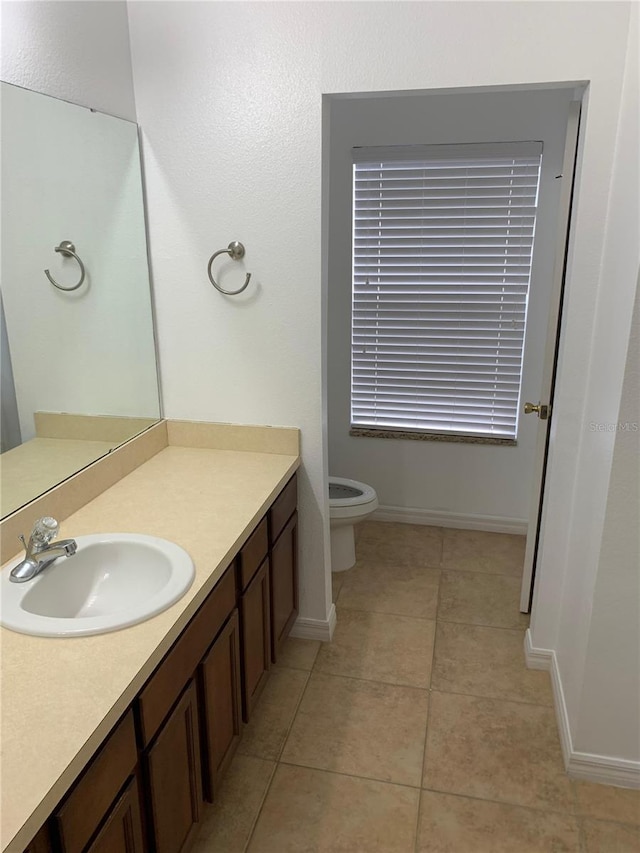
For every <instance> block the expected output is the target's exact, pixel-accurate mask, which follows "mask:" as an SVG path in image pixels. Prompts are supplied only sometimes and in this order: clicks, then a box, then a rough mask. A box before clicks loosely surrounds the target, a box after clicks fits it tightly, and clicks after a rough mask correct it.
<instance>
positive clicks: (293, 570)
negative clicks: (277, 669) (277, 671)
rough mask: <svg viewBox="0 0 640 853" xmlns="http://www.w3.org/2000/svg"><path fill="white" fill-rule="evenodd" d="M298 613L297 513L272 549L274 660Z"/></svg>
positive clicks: (272, 633) (272, 644) (272, 650)
mask: <svg viewBox="0 0 640 853" xmlns="http://www.w3.org/2000/svg"><path fill="white" fill-rule="evenodd" d="M297 615H298V513H297V512H294V514H293V516H292V517H291V518H290V519H289V521H288V522H287V524H286V526H285V528H284V530H283V531H282V533H281V534H280V536H279V537H278V539H277V541H276V543H275V544H274V546H273V549H272V551H271V657H272V660H273V662H274V663H275V662H276V660H277V658H278V652H279V651H280V648H281V647H282V644H283V643H284V641H285V640H286V639H287V636H288V634H289V631H290V630H291V627H292V625H293V623H294V622H295V621H296V616H297Z"/></svg>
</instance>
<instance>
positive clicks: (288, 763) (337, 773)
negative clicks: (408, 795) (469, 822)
mask: <svg viewBox="0 0 640 853" xmlns="http://www.w3.org/2000/svg"><path fill="white" fill-rule="evenodd" d="M279 763H280V764H282V765H284V766H285V767H303V768H304V769H305V770H314V771H315V772H316V773H330V774H331V775H333V776H346V777H347V778H348V779H363V780H365V781H367V782H379V783H380V784H381V785H394V786H395V787H396V788H407V789H408V790H409V791H417V792H418V794H420V792H421V790H422V789H421V788H420V785H409V784H408V783H407V782H393V781H392V780H391V779H380V777H379V776H358V775H357V774H355V773H346V772H345V771H344V770H329V769H327V768H326V767H317V766H316V765H314V764H301V763H297V762H295V761H292V760H291V759H288V760H287V761H280V762H279Z"/></svg>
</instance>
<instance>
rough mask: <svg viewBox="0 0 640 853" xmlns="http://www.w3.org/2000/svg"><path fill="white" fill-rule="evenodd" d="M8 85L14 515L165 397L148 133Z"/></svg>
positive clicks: (5, 337) (7, 429) (7, 389)
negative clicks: (143, 159)
mask: <svg viewBox="0 0 640 853" xmlns="http://www.w3.org/2000/svg"><path fill="white" fill-rule="evenodd" d="M1 87H2V90H1V97H2V100H1V111H2V220H1V238H2V259H1V267H0V271H1V279H0V289H1V292H2V301H1V309H2V310H1V312H0V313H1V316H0V321H1V329H0V330H1V333H2V334H1V338H2V340H1V344H2V352H1V368H2V382H1V385H0V390H1V396H2V420H1V431H0V437H1V441H2V455H1V456H0V482H1V492H0V514H1V515H2V517H4V516H6V515H8V514H9V513H11V512H13V511H14V510H16V509H18V508H19V507H20V506H23V505H24V504H25V503H28V502H29V501H30V500H33V499H34V498H35V497H37V496H38V495H40V494H42V493H43V492H45V491H47V490H48V489H50V488H52V487H53V486H55V485H56V484H57V483H59V482H61V481H62V480H64V479H66V478H67V477H69V476H71V475H72V474H74V473H75V472H76V471H78V470H80V469H81V468H83V467H85V466H86V465H88V464H89V463H91V462H93V461H94V460H95V459H97V458H99V457H100V456H102V455H104V454H105V453H108V452H109V451H110V450H111V449H113V448H114V447H116V446H118V445H119V444H121V443H122V442H124V441H127V440H128V439H129V438H131V437H132V436H134V435H136V434H137V433H139V432H140V431H141V430H143V429H146V428H147V427H148V426H150V425H151V424H153V423H155V422H156V421H157V420H158V419H159V417H160V402H159V394H158V379H157V368H156V353H155V343H154V332H153V318H152V306H151V291H150V284H149V270H148V263H147V244H146V231H145V216H144V202H143V190H142V174H141V166H140V152H139V145H138V127H137V125H136V124H135V123H133V122H130V121H125V120H123V119H119V118H115V117H114V116H110V115H106V114H104V113H100V112H96V111H94V110H90V109H87V108H86V107H81V106H78V105H76V104H71V103H68V102H66V101H61V100H58V99H56V98H52V97H49V96H48V95H42V94H39V93H37V92H32V91H29V90H27V89H22V88H20V87H18V86H13V85H10V84H8V83H2V84H1ZM56 249H57V250H56ZM45 271H48V275H47V273H46V272H45Z"/></svg>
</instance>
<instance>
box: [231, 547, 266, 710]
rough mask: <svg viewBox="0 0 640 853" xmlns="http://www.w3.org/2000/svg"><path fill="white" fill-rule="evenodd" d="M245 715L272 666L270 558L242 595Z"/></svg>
mask: <svg viewBox="0 0 640 853" xmlns="http://www.w3.org/2000/svg"><path fill="white" fill-rule="evenodd" d="M239 609H240V640H241V655H242V716H243V719H244V721H245V723H248V722H249V720H250V718H251V712H252V711H253V709H254V708H255V704H256V702H257V701H258V698H259V696H260V694H261V693H262V691H263V689H264V686H265V684H266V682H267V678H268V677H269V670H270V669H271V605H270V595H269V558H268V557H267V558H265V560H264V561H263V562H262V565H261V566H260V568H259V569H258V571H257V573H256V574H255V575H254V577H253V580H252V581H251V583H250V584H249V586H248V587H247V588H246V589H245V590H244V592H243V593H242V594H241V596H240V608H239Z"/></svg>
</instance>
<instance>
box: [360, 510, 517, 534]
mask: <svg viewBox="0 0 640 853" xmlns="http://www.w3.org/2000/svg"><path fill="white" fill-rule="evenodd" d="M371 518H372V520H373V521H397V522H400V523H401V524H430V525H432V526H434V527H456V528H460V529H462V530H487V531H490V532H491V533H518V534H522V535H526V533H527V520H526V518H508V517H507V516H499V515H475V514H473V513H460V512H447V511H445V510H430V509H420V508H419V507H404V506H379V507H378V509H377V510H376V511H375V512H374V513H373V515H372V516H371Z"/></svg>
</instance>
